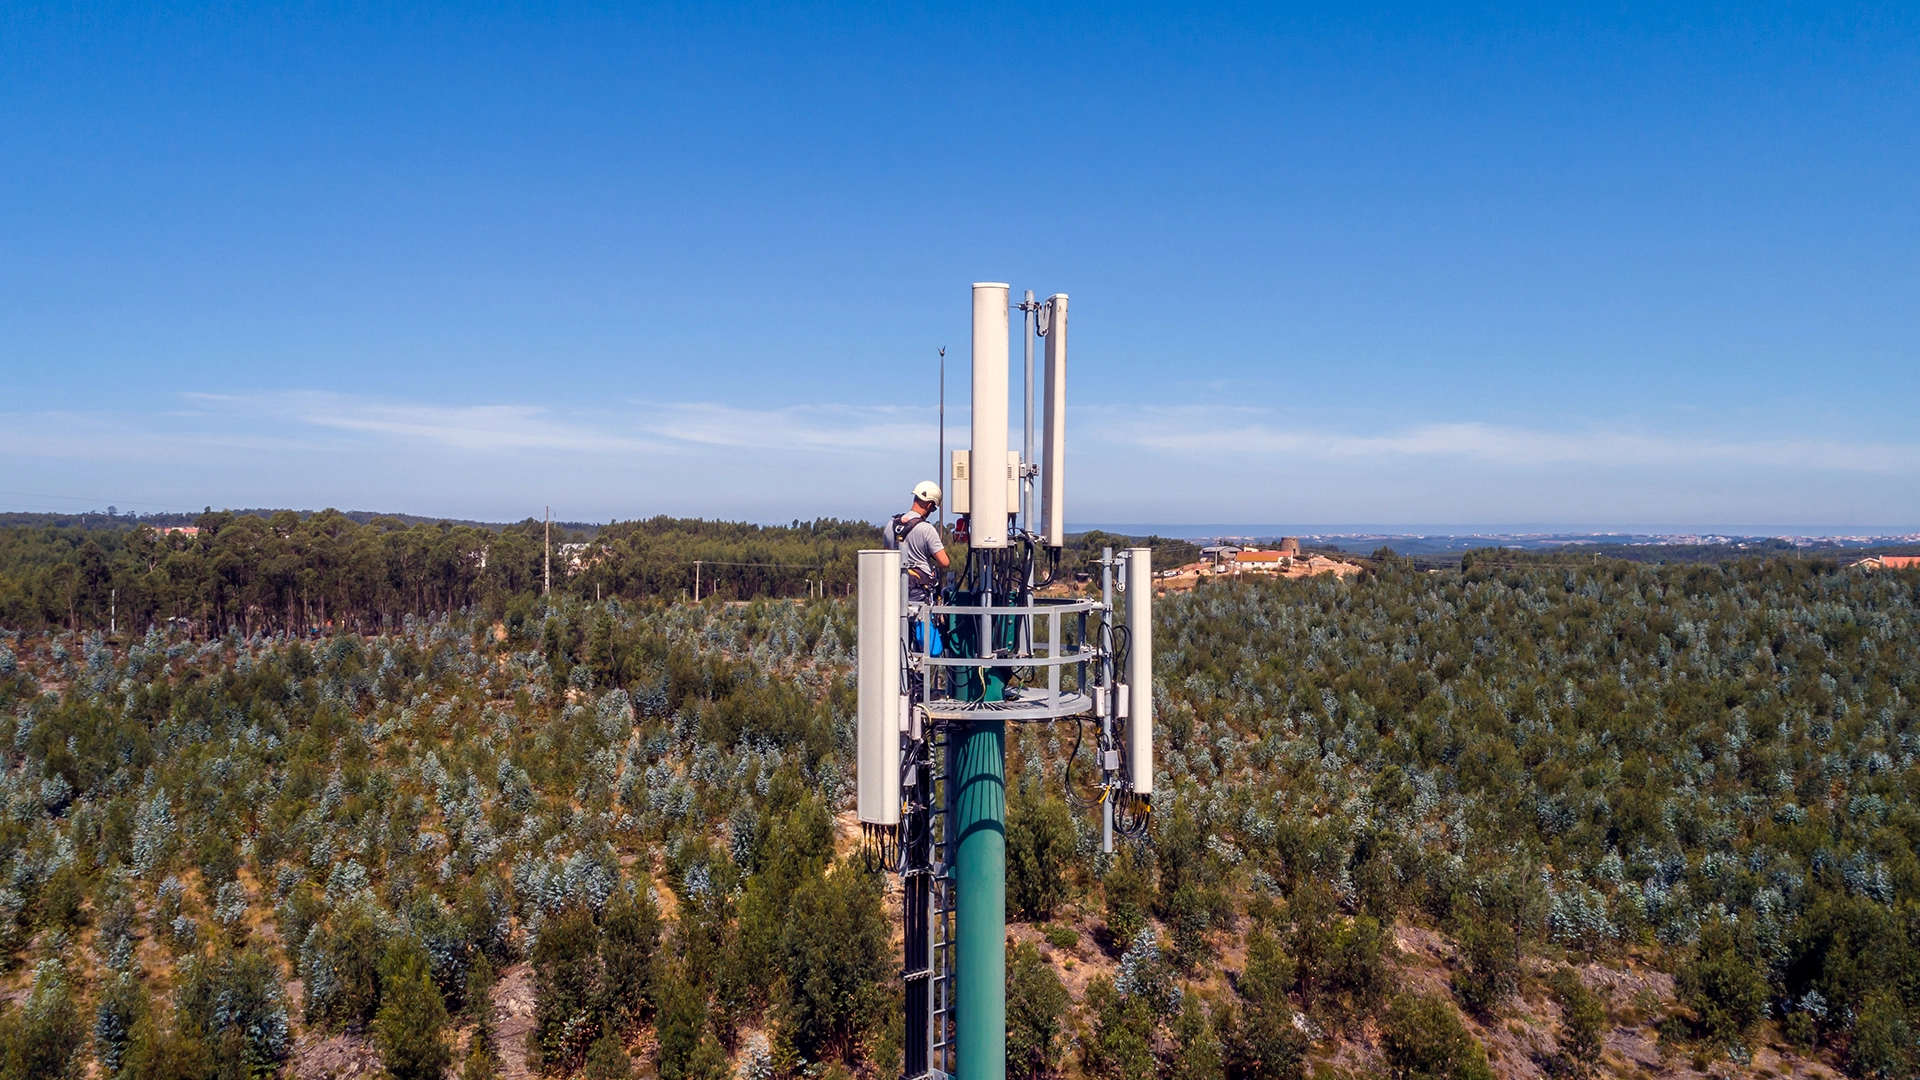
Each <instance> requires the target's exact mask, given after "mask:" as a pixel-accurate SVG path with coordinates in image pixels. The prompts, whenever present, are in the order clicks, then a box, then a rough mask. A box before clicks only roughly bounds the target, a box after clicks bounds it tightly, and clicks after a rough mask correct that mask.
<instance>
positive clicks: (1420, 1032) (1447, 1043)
mask: <svg viewBox="0 0 1920 1080" xmlns="http://www.w3.org/2000/svg"><path fill="white" fill-rule="evenodd" d="M1380 1041H1381V1047H1382V1049H1384V1050H1385V1051H1386V1056H1387V1070H1388V1075H1389V1076H1391V1077H1392V1078H1393V1080H1493V1070H1492V1069H1491V1068H1489V1067H1488V1066H1487V1055H1486V1052H1485V1051H1483V1050H1481V1049H1480V1044H1479V1043H1478V1042H1476V1041H1475V1040H1474V1037H1473V1035H1472V1033H1471V1032H1469V1031H1467V1028H1466V1025H1465V1024H1462V1023H1461V1022H1460V1017H1459V1016H1458V1015H1457V1014H1456V1013H1455V1012H1454V1011H1453V1006H1451V1005H1449V1004H1448V1003H1447V1002H1446V1001H1445V1000H1444V999H1441V998H1436V997H1427V996H1425V995H1420V994H1402V995H1400V996H1399V997H1397V998H1395V999H1394V1000H1393V1004H1392V1005H1391V1006H1390V1007H1389V1008H1388V1009H1387V1015H1386V1019H1385V1022H1384V1023H1383V1024H1382V1025H1381V1039H1380Z"/></svg>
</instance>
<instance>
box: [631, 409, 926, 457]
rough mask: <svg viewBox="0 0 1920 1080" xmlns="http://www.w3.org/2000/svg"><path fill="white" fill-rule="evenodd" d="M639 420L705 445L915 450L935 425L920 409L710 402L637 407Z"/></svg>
mask: <svg viewBox="0 0 1920 1080" xmlns="http://www.w3.org/2000/svg"><path fill="white" fill-rule="evenodd" d="M635 409H636V412H637V413H638V417H639V422H640V423H641V424H642V425H644V426H645V427H646V429H647V430H648V431H651V432H653V433H655V434H657V435H660V436H663V437H665V438H669V439H675V440H679V441H681V442H687V443H695V444H699V445H702V446H728V447H738V448H743V449H753V450H778V449H781V448H783V447H784V448H794V449H808V450H832V451H856V452H874V451H886V452H912V451H914V450H918V449H921V448H923V447H926V446H928V445H931V444H932V443H933V441H934V437H935V423H934V420H933V418H932V417H931V416H929V415H928V414H929V412H930V411H931V410H929V409H927V408H925V407H924V406H920V407H909V406H898V405H864V406H863V405H794V406H789V407H787V408H782V409H742V408H737V407H735V406H731V405H719V404H714V403H711V402H702V403H693V404H657V403H646V402H642V403H637V404H636V406H635Z"/></svg>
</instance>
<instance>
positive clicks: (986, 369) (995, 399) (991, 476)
mask: <svg viewBox="0 0 1920 1080" xmlns="http://www.w3.org/2000/svg"><path fill="white" fill-rule="evenodd" d="M1010 289H1011V286H1009V285H1007V284H1005V283H1004V282H998V281H981V282H975V283H974V286H973V450H972V454H973V468H972V470H971V471H970V474H969V476H968V478H967V482H968V484H969V486H970V487H971V488H972V494H971V498H970V499H969V503H968V510H969V514H970V516H969V518H968V529H969V532H970V534H971V539H970V546H971V548H972V549H973V550H976V551H983V550H992V549H996V548H1003V547H1006V546H1007V474H1006V464H1005V463H1006V460H1007V293H1008V292H1009V291H1010Z"/></svg>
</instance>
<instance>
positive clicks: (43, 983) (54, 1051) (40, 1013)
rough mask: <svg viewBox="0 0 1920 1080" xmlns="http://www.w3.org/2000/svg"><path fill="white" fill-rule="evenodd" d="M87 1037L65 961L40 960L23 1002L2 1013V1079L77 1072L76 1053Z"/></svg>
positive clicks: (54, 1079)
mask: <svg viewBox="0 0 1920 1080" xmlns="http://www.w3.org/2000/svg"><path fill="white" fill-rule="evenodd" d="M83 1038H84V1031H83V1029H82V1027H81V1024H80V1014H79V1010H78V1009H77V1008H76V1006H75V1003H74V1000H73V990H72V988H71V987H70V986H68V984H67V969H66V967H65V965H63V964H62V963H61V962H60V961H59V960H42V961H41V962H40V963H39V964H38V965H37V966H36V967H35V968H34V969H33V985H32V987H31V988H30V989H29V990H28V992H27V1000H26V1004H25V1006H23V1007H22V1008H21V1009H19V1010H18V1011H17V1012H16V1011H15V1010H14V1009H12V1008H11V1007H9V1008H7V1009H6V1011H5V1012H4V1013H0V1077H5V1078H6V1080H16V1078H17V1080H63V1078H65V1077H69V1076H76V1075H78V1074H79V1068H78V1065H79V1060H78V1058H77V1057H76V1054H77V1052H78V1051H79V1049H80V1044H81V1042H82V1040H83Z"/></svg>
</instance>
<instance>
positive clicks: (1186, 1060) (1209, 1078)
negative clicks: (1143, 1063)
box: [1167, 994, 1226, 1080]
mask: <svg viewBox="0 0 1920 1080" xmlns="http://www.w3.org/2000/svg"><path fill="white" fill-rule="evenodd" d="M1173 1047H1174V1059H1173V1063H1172V1064H1173V1067H1172V1068H1171V1069H1169V1070H1167V1071H1168V1075H1169V1080H1225V1076H1226V1065H1225V1060H1224V1054H1223V1051H1222V1049H1221V1046H1220V1034H1219V1032H1218V1030H1216V1028H1215V1026H1214V1022H1213V1018H1212V1017H1211V1016H1209V1015H1208V1014H1207V1010H1206V1007H1205V1006H1203V1005H1202V1004H1201V1003H1200V996H1199V995H1198V994H1188V995H1186V996H1185V998H1184V999H1183V1000H1182V1001H1181V1004H1180V1015H1179V1016H1177V1017H1175V1018H1174V1021H1173Z"/></svg>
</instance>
